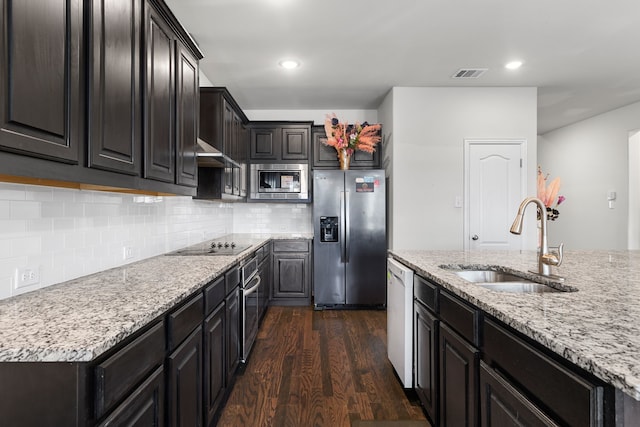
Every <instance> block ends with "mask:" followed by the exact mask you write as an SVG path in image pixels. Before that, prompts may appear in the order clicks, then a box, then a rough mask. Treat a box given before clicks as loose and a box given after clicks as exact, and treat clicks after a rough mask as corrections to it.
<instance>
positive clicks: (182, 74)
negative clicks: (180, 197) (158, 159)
mask: <svg viewBox="0 0 640 427" xmlns="http://www.w3.org/2000/svg"><path fill="white" fill-rule="evenodd" d="M177 65H178V69H177V73H176V77H177V80H176V131H177V132H176V138H177V139H176V147H177V153H176V170H177V176H176V184H179V185H187V186H190V187H195V186H196V185H197V184H198V164H197V162H196V148H197V139H198V110H199V98H198V93H199V90H198V86H199V85H198V60H197V59H196V58H195V57H194V56H193V55H192V54H190V53H189V51H188V50H187V49H186V48H185V47H184V46H183V45H182V44H181V43H178V61H177Z"/></svg>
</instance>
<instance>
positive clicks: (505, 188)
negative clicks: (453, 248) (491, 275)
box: [464, 140, 526, 250]
mask: <svg viewBox="0 0 640 427" xmlns="http://www.w3.org/2000/svg"><path fill="white" fill-rule="evenodd" d="M525 155H526V142H525V141H524V140H508V141H503V140H500V141H496V140H494V141H491V140H465V165H467V168H466V174H467V176H466V179H465V199H466V203H465V206H466V209H465V225H466V227H465V230H464V234H465V235H464V238H465V244H464V248H465V249H513V250H519V249H521V248H522V237H521V236H516V235H513V234H511V233H510V232H509V228H510V227H511V223H512V222H513V220H514V218H515V216H516V212H517V211H518V206H519V205H520V202H521V201H522V200H523V199H524V197H525V194H526V185H525V183H526V179H525V177H526V171H525V168H524V165H526V161H525V160H526V159H525Z"/></svg>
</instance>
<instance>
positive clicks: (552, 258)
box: [509, 197, 563, 276]
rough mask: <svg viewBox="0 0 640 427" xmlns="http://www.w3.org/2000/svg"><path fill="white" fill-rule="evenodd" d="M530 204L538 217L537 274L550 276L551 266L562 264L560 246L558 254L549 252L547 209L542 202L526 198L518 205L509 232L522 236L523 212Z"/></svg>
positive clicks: (534, 198)
mask: <svg viewBox="0 0 640 427" xmlns="http://www.w3.org/2000/svg"><path fill="white" fill-rule="evenodd" d="M531 203H533V204H535V205H536V206H537V210H538V217H539V218H540V252H539V253H538V274H541V275H543V276H551V275H552V274H551V266H552V265H560V263H561V262H562V246H563V245H560V247H559V251H558V252H559V254H556V253H551V252H550V251H549V244H548V242H547V207H546V206H545V205H544V203H543V202H542V200H540V199H538V198H536V197H527V198H526V199H524V200H523V201H522V203H520V206H519V207H518V213H517V214H516V218H515V219H514V220H513V224H512V225H511V228H510V229H509V231H510V232H511V233H513V234H522V219H523V217H524V212H525V210H526V209H527V206H529V205H530V204H531Z"/></svg>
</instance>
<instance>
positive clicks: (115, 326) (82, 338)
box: [0, 234, 313, 362]
mask: <svg viewBox="0 0 640 427" xmlns="http://www.w3.org/2000/svg"><path fill="white" fill-rule="evenodd" d="M312 237H313V235H309V234H295V235H291V234H282V235H267V234H260V235H255V234H233V235H229V236H223V237H221V238H218V239H215V240H216V241H219V240H223V241H224V240H227V239H228V240H229V241H231V240H234V241H236V242H240V243H248V244H251V245H252V246H251V247H250V248H249V249H247V250H245V251H243V252H241V253H240V254H238V255H235V256H164V255H160V256H156V257H153V258H149V259H145V260H142V261H138V262H135V263H132V264H127V265H125V266H122V267H117V268H112V269H110V270H106V271H103V272H100V273H95V274H92V275H89V276H84V277H80V278H78V279H74V280H70V281H68V282H64V283H60V284H57V285H53V286H50V287H47V288H44V289H41V290H38V291H34V292H29V293H26V294H23V295H19V296H16V297H13V298H9V299H5V300H2V301H0V362H86V361H91V360H93V359H95V358H96V357H98V356H99V355H101V354H102V353H104V352H105V351H107V350H109V349H110V348H112V347H113V346H114V345H116V344H118V343H119V342H121V341H122V340H123V339H125V338H127V337H128V336H130V335H131V334H133V333H135V332H136V331H137V330H139V329H140V328H141V327H143V326H145V325H147V324H148V323H149V322H151V321H153V320H154V319H157V318H158V317H159V316H161V315H162V314H163V313H165V312H166V311H167V310H169V309H170V308H172V307H173V306H175V305H176V304H178V303H179V302H181V301H183V300H184V299H186V298H187V297H189V296H190V295H192V294H193V293H195V292H196V291H198V290H199V289H200V288H202V287H203V286H205V285H206V284H207V283H209V282H210V281H211V280H213V279H215V278H217V277H219V276H220V275H221V274H222V273H224V272H225V271H226V270H227V269H229V268H230V267H232V266H233V265H234V264H235V263H237V262H239V261H242V260H243V259H246V258H247V257H249V256H250V255H251V254H252V253H253V251H254V250H255V249H257V248H258V247H260V245H262V244H264V243H266V242H268V241H269V240H271V239H292V238H293V239H296V238H300V239H309V238H312ZM199 245H201V244H199ZM194 246H196V245H194Z"/></svg>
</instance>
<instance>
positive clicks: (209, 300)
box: [204, 276, 226, 316]
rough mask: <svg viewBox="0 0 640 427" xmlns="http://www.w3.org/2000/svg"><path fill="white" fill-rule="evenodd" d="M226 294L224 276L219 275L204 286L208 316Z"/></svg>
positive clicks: (205, 308) (205, 311)
mask: <svg viewBox="0 0 640 427" xmlns="http://www.w3.org/2000/svg"><path fill="white" fill-rule="evenodd" d="M225 295H226V292H225V287H224V276H221V277H218V278H217V279H216V280H214V281H213V282H212V283H210V284H208V285H207V286H206V287H205V288H204V315H205V316H208V315H209V314H210V313H211V312H212V311H213V310H214V309H215V308H216V307H217V306H218V304H220V303H221V302H222V301H224V296H225Z"/></svg>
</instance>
